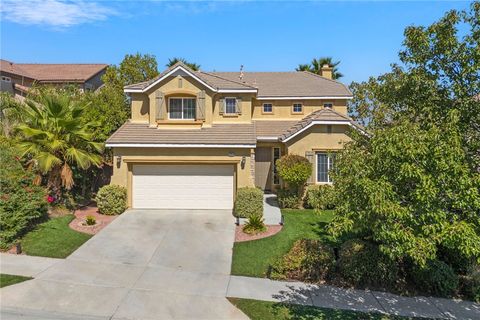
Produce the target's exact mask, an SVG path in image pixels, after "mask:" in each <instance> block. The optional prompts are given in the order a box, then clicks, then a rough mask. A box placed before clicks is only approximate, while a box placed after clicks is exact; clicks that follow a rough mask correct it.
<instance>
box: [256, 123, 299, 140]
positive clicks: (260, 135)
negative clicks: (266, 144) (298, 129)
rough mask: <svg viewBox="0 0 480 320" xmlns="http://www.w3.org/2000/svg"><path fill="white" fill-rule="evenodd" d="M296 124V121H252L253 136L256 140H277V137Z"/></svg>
mask: <svg viewBox="0 0 480 320" xmlns="http://www.w3.org/2000/svg"><path fill="white" fill-rule="evenodd" d="M297 122H298V121H297V120H293V121H284V120H254V124H255V135H256V137H257V140H278V137H279V136H281V135H282V134H283V133H284V132H285V131H287V130H288V129H290V128H291V127H292V126H294V125H295V124H296V123H297Z"/></svg>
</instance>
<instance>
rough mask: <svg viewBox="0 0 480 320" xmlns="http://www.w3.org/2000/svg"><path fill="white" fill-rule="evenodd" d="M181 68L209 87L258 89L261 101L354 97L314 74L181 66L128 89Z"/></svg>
mask: <svg viewBox="0 0 480 320" xmlns="http://www.w3.org/2000/svg"><path fill="white" fill-rule="evenodd" d="M179 66H181V67H182V68H184V69H186V70H187V71H189V72H190V73H192V74H193V75H195V76H196V77H198V78H199V79H201V80H202V81H203V82H205V83H207V84H208V85H209V86H211V87H213V88H215V89H218V90H221V89H224V90H232V89H257V90H258V95H257V97H260V98H261V97H322V96H324V97H329V96H336V97H350V96H351V95H352V93H351V92H350V90H348V88H347V87H346V86H345V85H344V84H342V83H340V82H337V81H334V80H330V79H326V78H323V77H321V76H319V75H316V74H313V73H310V72H303V71H302V72H296V71H295V72H243V78H242V79H240V77H239V76H240V73H239V72H205V71H193V70H192V69H190V68H189V67H188V66H186V65H185V64H183V63H181V62H178V63H176V64H175V65H173V66H172V67H170V68H168V69H167V70H165V71H163V72H162V73H160V74H159V75H158V76H157V77H156V78H154V79H152V80H149V81H145V82H141V83H136V84H132V85H128V86H125V89H127V90H145V89H146V88H148V86H150V85H151V84H153V83H155V82H156V81H158V80H159V79H161V78H162V77H164V76H165V75H167V74H168V73H169V72H171V71H172V70H174V69H175V68H177V67H179Z"/></svg>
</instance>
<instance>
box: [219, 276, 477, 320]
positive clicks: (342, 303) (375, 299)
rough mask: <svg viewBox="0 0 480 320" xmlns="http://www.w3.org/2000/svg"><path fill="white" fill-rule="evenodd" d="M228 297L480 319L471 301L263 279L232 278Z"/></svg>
mask: <svg viewBox="0 0 480 320" xmlns="http://www.w3.org/2000/svg"><path fill="white" fill-rule="evenodd" d="M227 297H232V298H244V299H255V300H263V301H274V302H284V303H291V304H301V305H309V306H315V307H321V308H333V309H344V310H353V311H362V312H379V313H384V314H392V315H399V316H406V317H425V318H436V319H465V320H467V319H472V320H474V319H480V305H479V304H477V303H474V302H470V301H461V300H450V299H441V298H432V297H402V296H398V295H394V294H391V293H385V292H377V291H369V290H353V289H344V288H337V287H332V286H326V285H322V286H319V285H313V284H306V283H302V282H286V281H273V280H270V279H262V278H249V277H238V276H231V277H230V283H229V286H228V289H227Z"/></svg>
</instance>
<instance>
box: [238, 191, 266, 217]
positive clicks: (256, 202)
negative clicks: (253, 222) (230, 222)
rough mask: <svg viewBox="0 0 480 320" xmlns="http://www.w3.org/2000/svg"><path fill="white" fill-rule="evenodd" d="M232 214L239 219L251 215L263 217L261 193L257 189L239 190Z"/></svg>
mask: <svg viewBox="0 0 480 320" xmlns="http://www.w3.org/2000/svg"><path fill="white" fill-rule="evenodd" d="M234 212H235V215H236V216H237V217H240V218H248V217H250V216H252V215H257V216H260V217H261V216H263V191H262V190H260V189H259V188H251V187H244V188H239V189H238V191H237V198H236V199H235V208H234Z"/></svg>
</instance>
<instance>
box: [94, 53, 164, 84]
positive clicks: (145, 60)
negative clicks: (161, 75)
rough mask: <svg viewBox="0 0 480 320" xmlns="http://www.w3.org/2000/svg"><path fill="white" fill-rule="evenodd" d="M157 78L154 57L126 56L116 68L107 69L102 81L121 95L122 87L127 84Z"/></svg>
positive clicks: (148, 55)
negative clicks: (119, 91)
mask: <svg viewBox="0 0 480 320" xmlns="http://www.w3.org/2000/svg"><path fill="white" fill-rule="evenodd" d="M156 76H158V64H157V60H156V59H155V56H154V55H150V54H140V53H138V52H137V53H136V54H127V55H125V58H123V60H122V62H120V64H119V65H118V66H115V65H111V66H109V67H108V68H107V71H106V73H105V74H104V75H103V77H102V80H103V83H104V84H105V85H106V86H113V87H116V88H117V89H118V90H121V92H122V93H123V87H124V86H126V85H129V84H134V83H138V82H143V81H147V80H150V79H153V78H155V77H156Z"/></svg>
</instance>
